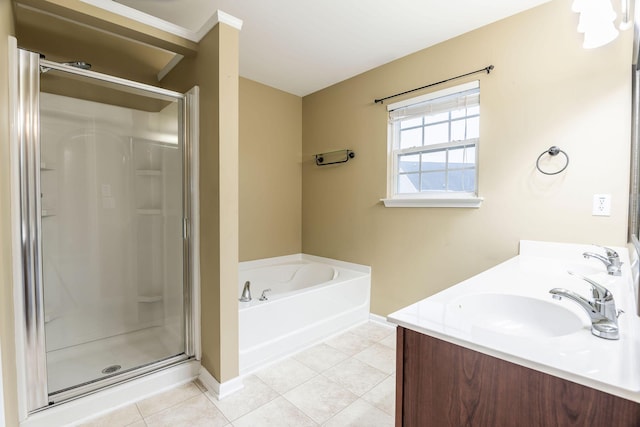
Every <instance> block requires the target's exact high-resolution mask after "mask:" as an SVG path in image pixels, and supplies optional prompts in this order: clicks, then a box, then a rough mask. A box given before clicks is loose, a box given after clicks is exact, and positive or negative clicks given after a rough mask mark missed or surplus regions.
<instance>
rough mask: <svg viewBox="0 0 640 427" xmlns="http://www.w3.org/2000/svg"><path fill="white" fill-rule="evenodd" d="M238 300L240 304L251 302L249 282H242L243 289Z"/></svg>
mask: <svg viewBox="0 0 640 427" xmlns="http://www.w3.org/2000/svg"><path fill="white" fill-rule="evenodd" d="M239 299H240V301H241V302H249V301H251V282H249V281H248V280H247V281H246V282H244V289H242V295H241V296H240V298H239Z"/></svg>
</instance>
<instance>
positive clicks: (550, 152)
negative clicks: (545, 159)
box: [536, 145, 569, 175]
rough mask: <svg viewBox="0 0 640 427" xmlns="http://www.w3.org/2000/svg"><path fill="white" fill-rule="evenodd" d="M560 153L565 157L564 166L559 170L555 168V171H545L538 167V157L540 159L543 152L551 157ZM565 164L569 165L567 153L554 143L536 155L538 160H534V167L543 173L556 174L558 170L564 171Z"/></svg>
mask: <svg viewBox="0 0 640 427" xmlns="http://www.w3.org/2000/svg"><path fill="white" fill-rule="evenodd" d="M560 153H562V155H563V156H564V158H565V162H564V166H563V167H562V168H561V169H560V170H557V171H555V172H547V171H544V170H542V169H541V168H540V159H542V156H544V155H545V154H548V155H550V156H551V157H555V156H557V155H558V154H560ZM567 166H569V155H568V154H567V153H565V152H564V150H561V149H560V148H559V147H556V146H555V145H553V146H551V147H549V149H548V150H546V151H543V152H542V154H540V155H539V156H538V160H536V169H538V170H539V171H540V173H543V174H545V175H557V174H559V173H560V172H562V171H564V170H565V169H566V168H567Z"/></svg>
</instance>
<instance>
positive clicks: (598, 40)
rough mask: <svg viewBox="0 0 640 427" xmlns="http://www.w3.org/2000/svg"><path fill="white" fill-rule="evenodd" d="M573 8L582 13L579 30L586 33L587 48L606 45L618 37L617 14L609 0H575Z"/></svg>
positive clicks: (583, 45)
mask: <svg viewBox="0 0 640 427" xmlns="http://www.w3.org/2000/svg"><path fill="white" fill-rule="evenodd" d="M623 1H627V0H623ZM571 9H572V10H573V11H574V12H577V13H580V19H579V21H578V32H579V33H584V42H583V43H582V47H584V48H585V49H593V48H596V47H600V46H604V45H606V44H607V43H610V42H612V41H613V40H614V39H615V38H616V37H618V34H619V31H618V30H617V29H616V27H615V25H614V21H615V20H616V17H617V14H616V12H615V11H614V10H613V6H612V5H611V2H610V1H609V0H574V1H573V5H572V6H571Z"/></svg>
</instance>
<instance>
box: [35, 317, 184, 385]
mask: <svg viewBox="0 0 640 427" xmlns="http://www.w3.org/2000/svg"><path fill="white" fill-rule="evenodd" d="M169 329H170V328H168V327H164V326H157V327H151V328H147V329H142V330H139V331H135V332H130V333H126V334H121V335H116V336H113V337H109V338H104V339H101V340H96V341H91V342H88V343H85V344H80V345H76V346H72V347H67V348H63V349H60V350H55V351H51V352H47V380H48V388H49V393H55V392H58V391H61V390H65V389H68V388H71V387H75V386H77V385H80V384H84V383H87V382H90V381H94V380H99V379H102V378H105V377H108V376H109V374H115V373H120V372H124V371H127V370H129V369H132V368H136V367H138V366H142V365H146V364H148V363H151V362H154V361H157V360H162V359H166V358H168V357H171V356H175V355H178V354H181V353H182V352H183V348H182V347H181V346H178V345H176V344H175V340H171V339H167V337H168V336H169V335H170V334H171V332H170V331H169ZM172 341H173V345H172V344H171V342H172ZM115 365H119V366H120V368H119V369H116V368H115ZM103 370H105V372H106V373H103V372H102V371H103Z"/></svg>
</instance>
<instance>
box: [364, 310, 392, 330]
mask: <svg viewBox="0 0 640 427" xmlns="http://www.w3.org/2000/svg"><path fill="white" fill-rule="evenodd" d="M369 320H370V321H372V322H376V323H378V324H380V325H383V326H388V327H390V328H394V329H395V328H396V326H397V325H396V324H395V323H391V322H389V321H388V320H387V318H386V317H384V316H380V315H378V314H373V313H369Z"/></svg>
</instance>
